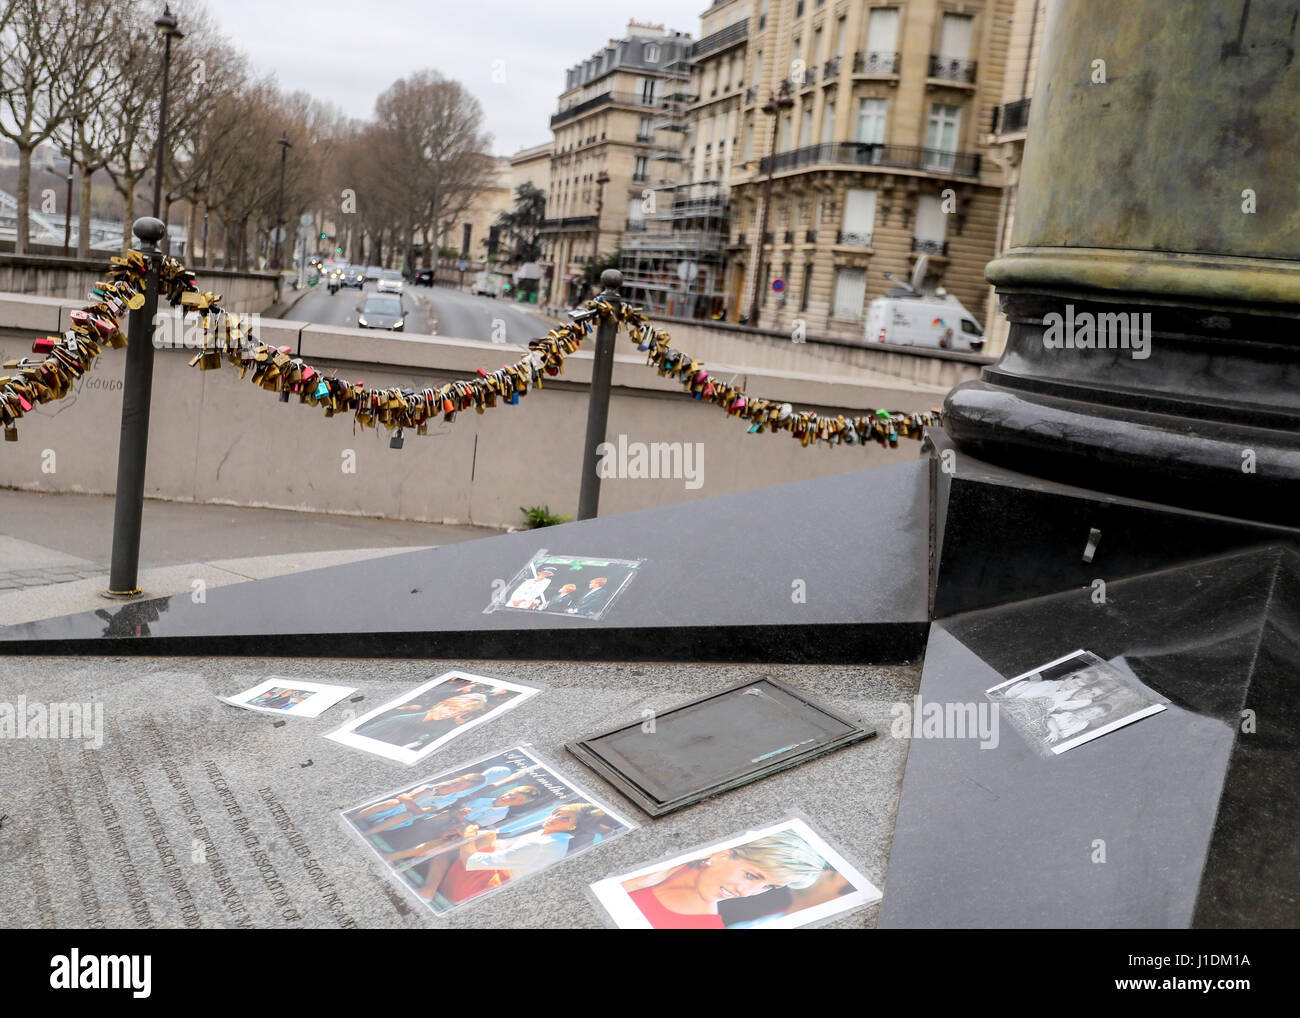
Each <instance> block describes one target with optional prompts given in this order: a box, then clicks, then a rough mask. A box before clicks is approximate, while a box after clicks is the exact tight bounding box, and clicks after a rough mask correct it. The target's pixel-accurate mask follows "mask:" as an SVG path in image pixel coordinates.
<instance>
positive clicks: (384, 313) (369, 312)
mask: <svg viewBox="0 0 1300 1018" xmlns="http://www.w3.org/2000/svg"><path fill="white" fill-rule="evenodd" d="M405 325H406V322H405V320H404V316H403V312H402V299H401V298H400V297H396V296H394V295H393V294H391V293H372V294H369V295H368V296H367V297H366V300H365V303H363V304H358V305H357V328H359V329H388V330H390V331H392V332H401V331H402V329H403V328H404V327H405Z"/></svg>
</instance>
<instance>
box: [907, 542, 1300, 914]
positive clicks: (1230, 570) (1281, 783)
mask: <svg viewBox="0 0 1300 1018" xmlns="http://www.w3.org/2000/svg"><path fill="white" fill-rule="evenodd" d="M1080 648H1082V649H1086V650H1091V651H1093V652H1095V653H1097V654H1098V655H1100V656H1101V657H1103V658H1106V659H1112V658H1115V657H1117V656H1122V657H1123V659H1124V661H1125V662H1126V663H1127V665H1128V666H1129V667H1130V668H1131V669H1132V670H1133V672H1134V673H1135V674H1136V675H1137V677H1138V678H1139V679H1140V680H1141V681H1142V682H1143V683H1145V684H1146V685H1147V686H1149V687H1151V688H1152V689H1153V690H1155V691H1156V692H1157V693H1159V694H1161V695H1163V696H1165V697H1168V698H1169V705H1168V708H1167V709H1166V710H1165V711H1163V712H1161V713H1159V714H1157V715H1155V716H1153V717H1149V718H1145V719H1143V720H1141V721H1137V722H1135V723H1133V724H1131V725H1128V726H1126V727H1124V728H1121V729H1118V730H1117V731H1114V732H1111V733H1109V734H1107V735H1104V736H1101V737H1100V738H1098V739H1096V740H1094V741H1092V742H1089V743H1086V744H1084V745H1082V746H1079V747H1077V748H1074V749H1071V750H1069V751H1068V752H1065V753H1062V754H1060V755H1059V756H1056V757H1053V758H1050V759H1047V758H1043V757H1040V756H1038V755H1036V754H1035V753H1034V752H1033V751H1032V750H1031V749H1030V748H1029V746H1028V745H1027V743H1026V742H1025V741H1024V740H1023V739H1021V738H1019V737H1018V736H1017V734H1016V733H1015V732H1014V731H1013V730H1012V729H1011V727H1010V725H1009V723H1008V722H1007V721H1006V719H1005V718H1003V719H1002V720H1001V724H1000V732H999V740H998V744H997V746H996V747H995V748H985V749H981V748H980V745H979V742H978V741H977V740H975V739H971V738H933V739H931V738H914V739H913V741H912V744H911V747H910V749H909V752H908V761H907V772H906V775H905V777H904V781H903V796H902V801H901V804H900V807H899V813H898V822H897V826H896V829H895V833H894V842H893V847H892V850H891V855H890V864H889V872H888V876H887V884H886V887H885V899H884V905H883V911H882V914H881V925H882V926H893V927H915V926H924V927H953V926H955V927H1056V926H1070V927H1187V926H1208V927H1216V926H1252V927H1265V926H1295V925H1296V924H1297V923H1298V922H1300V819H1298V817H1300V812H1298V811H1297V804H1298V803H1297V799H1298V798H1300V707H1298V706H1297V697H1296V681H1297V662H1300V556H1297V554H1296V553H1295V552H1294V551H1292V550H1291V549H1289V548H1266V549H1261V550H1256V551H1250V552H1242V553H1239V554H1235V555H1230V556H1221V557H1217V558H1212V559H1205V560H1201V561H1198V562H1195V563H1190V564H1187V565H1183V566H1179V567H1176V568H1171V569H1165V570H1160V571H1156V572H1152V573H1149V574H1145V575H1142V576H1137V577H1132V578H1129V579H1123V580H1118V581H1115V582H1111V583H1108V584H1107V586H1106V589H1105V602H1104V603H1101V604H1099V603H1097V602H1096V600H1095V598H1094V596H1093V591H1092V590H1091V589H1081V590H1078V591H1068V592H1065V593H1060V594H1056V595H1053V596H1048V597H1039V598H1034V599H1032V600H1028V601H1024V602H1021V603H1017V604H1010V605H1004V606H1001V607H996V608H989V609H985V610H981V611H974V612H969V613H966V614H962V615H957V616H954V617H952V618H949V619H945V620H943V621H941V622H936V623H935V624H934V627H933V630H932V633H931V637H930V644H929V647H928V650H927V653H926V663H925V671H924V675H923V677H922V681H921V691H920V697H921V701H922V703H923V704H925V703H939V704H949V703H953V704H958V703H974V704H978V703H980V702H982V701H983V700H984V690H986V689H987V688H989V687H990V686H993V685H995V684H996V683H998V682H1000V681H1002V680H1003V679H1005V678H1009V677H1011V676H1014V675H1017V674H1019V673H1021V672H1024V671H1027V670H1029V669H1031V668H1033V667H1035V666H1037V665H1040V664H1042V663H1044V662H1046V661H1049V660H1052V659H1053V658H1056V657H1059V656H1061V655H1063V654H1066V653H1069V652H1070V651H1073V650H1076V649H1080ZM1247 711H1249V712H1251V713H1250V714H1246V713H1244V712H1247ZM1252 724H1253V726H1254V728H1255V730H1254V731H1253V732H1251V731H1248V730H1246V729H1248V728H1249V727H1250V726H1251V725H1252ZM1101 852H1104V862H1103V861H1100V858H1101V856H1099V853H1101Z"/></svg>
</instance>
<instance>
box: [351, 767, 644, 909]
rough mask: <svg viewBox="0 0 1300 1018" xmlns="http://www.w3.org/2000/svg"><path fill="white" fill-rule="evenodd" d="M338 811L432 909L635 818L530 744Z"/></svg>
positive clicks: (532, 868) (595, 842)
mask: <svg viewBox="0 0 1300 1018" xmlns="http://www.w3.org/2000/svg"><path fill="white" fill-rule="evenodd" d="M340 815H341V817H342V820H343V822H344V824H345V825H346V826H347V827H348V829H349V830H350V831H351V832H352V834H353V835H355V836H356V837H357V838H359V839H360V840H361V841H362V842H364V843H365V845H366V846H367V847H368V848H369V849H370V851H371V852H372V853H373V855H374V856H375V857H377V858H378V860H379V861H380V862H382V864H383V866H384V868H385V869H386V871H387V872H388V874H389V876H390V877H391V878H392V879H393V880H395V881H396V882H397V883H398V884H399V885H400V886H401V887H402V888H403V889H404V890H405V891H407V892H408V893H409V894H410V895H411V896H413V897H415V898H417V899H418V900H419V901H420V903H421V905H422V906H424V907H425V908H427V909H428V910H429V911H430V912H432V913H433V914H434V915H444V914H446V913H448V912H450V911H452V910H453V909H457V908H459V907H460V906H462V905H466V904H469V903H471V902H474V901H476V900H478V899H479V898H481V897H483V896H485V895H488V894H491V893H493V892H495V891H498V890H500V889H502V888H508V887H511V886H513V885H515V884H517V883H519V882H520V881H521V880H524V879H525V878H527V877H529V876H532V875H534V874H537V873H541V872H543V871H545V870H547V869H549V868H551V867H552V866H555V865H557V864H558V863H562V862H564V861H565V860H567V859H572V858H574V857H575V856H577V855H579V854H580V853H582V852H585V851H586V850H588V849H591V848H595V847H597V846H599V845H601V844H602V843H604V842H608V841H610V840H612V839H614V838H616V837H618V836H620V835H622V834H624V833H626V832H628V831H630V830H632V829H633V827H634V825H633V824H632V823H631V822H630V821H628V820H625V819H624V818H623V817H622V816H620V815H619V814H618V813H617V812H615V811H614V810H613V809H612V808H610V807H609V806H606V805H605V803H604V802H603V801H602V800H600V799H597V798H595V797H594V796H592V795H590V794H589V793H587V792H586V791H584V790H583V789H582V788H581V787H580V786H578V785H576V784H574V783H573V782H572V781H571V780H569V778H567V777H566V776H565V775H564V774H562V773H561V772H559V771H557V770H555V768H553V767H551V766H550V765H549V764H547V763H546V761H545V760H544V759H543V758H541V757H540V756H538V755H537V754H536V753H535V752H533V751H532V749H531V747H527V746H515V747H512V748H510V749H507V750H503V751H501V752H498V753H493V754H492V755H490V756H487V757H484V758H482V759H480V760H475V761H473V762H472V763H469V764H464V765H461V766H459V767H456V768H453V769H452V770H448V771H443V772H440V773H438V774H435V775H432V776H430V777H428V778H425V779H423V780H421V781H419V782H416V783H413V784H411V785H407V786H406V787H404V788H400V789H396V790H394V791H391V792H385V793H383V794H382V795H380V796H377V797H375V798H373V799H371V800H368V801H366V802H364V803H362V804H360V805H359V806H355V807H353V808H352V809H349V810H345V811H344V812H343V813H342V814H340Z"/></svg>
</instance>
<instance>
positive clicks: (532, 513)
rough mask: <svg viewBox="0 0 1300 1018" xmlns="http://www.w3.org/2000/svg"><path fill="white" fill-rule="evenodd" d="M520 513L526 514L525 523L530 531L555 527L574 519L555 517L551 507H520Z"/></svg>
mask: <svg viewBox="0 0 1300 1018" xmlns="http://www.w3.org/2000/svg"><path fill="white" fill-rule="evenodd" d="M519 511H520V512H521V513H523V514H524V522H525V523H527V524H528V529H529V530H536V529H537V528H538V527H553V526H555V525H556V524H557V523H563V522H564V521H565V520H568V519H572V517H570V516H556V515H554V514H553V513H552V512H551V507H550V506H549V505H534V506H529V507H528V508H524V507H523V506H520V507H519Z"/></svg>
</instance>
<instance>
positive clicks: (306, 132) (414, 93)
mask: <svg viewBox="0 0 1300 1018" xmlns="http://www.w3.org/2000/svg"><path fill="white" fill-rule="evenodd" d="M173 10H174V12H175V14H176V16H177V18H178V20H179V21H180V28H181V30H182V31H183V32H184V36H185V37H184V38H183V39H175V40H173V45H172V64H171V73H170V77H169V88H168V116H167V139H166V146H165V151H164V172H163V185H164V186H163V200H162V204H163V210H162V216H163V218H164V219H165V220H167V221H168V222H171V223H182V222H183V223H184V224H185V226H186V231H187V237H188V250H189V252H190V260H191V261H194V262H195V263H196V264H224V265H228V266H233V267H246V266H248V265H256V264H259V263H261V262H262V261H264V260H265V259H266V257H267V256H268V255H269V253H270V251H271V250H272V247H273V244H274V231H275V227H276V217H277V211H278V206H279V202H280V161H281V154H282V145H281V144H280V141H281V139H282V138H283V139H284V140H286V141H288V142H289V143H290V144H291V146H292V147H291V149H290V150H289V153H288V157H287V160H286V162H285V175H284V195H283V219H284V222H285V223H287V224H290V225H289V227H288V230H287V232H288V234H289V236H290V237H292V236H293V234H294V226H296V224H297V222H298V219H299V217H300V216H301V215H302V214H303V213H311V214H312V216H313V218H314V221H315V223H316V226H317V229H318V230H320V231H322V232H323V231H324V230H325V229H326V228H327V227H332V228H333V229H334V231H335V233H336V235H337V238H338V241H339V243H340V244H346V245H347V247H346V249H347V251H348V253H349V254H350V255H352V256H353V257H354V258H355V259H356V260H359V261H368V262H371V263H383V262H385V261H388V262H395V261H397V260H399V259H401V260H404V262H405V264H407V265H413V264H414V262H415V259H414V253H415V249H416V246H417V242H418V245H419V246H420V247H421V248H422V249H423V251H424V252H425V253H426V254H425V257H426V258H427V257H428V252H430V250H431V247H432V248H435V249H436V246H437V244H438V241H439V239H440V238H442V237H445V236H446V235H447V234H448V232H449V228H450V224H451V223H453V222H455V221H457V219H458V217H459V216H460V214H461V213H462V212H463V211H464V210H465V208H466V207H467V206H468V205H469V204H470V203H471V202H473V200H474V199H475V197H476V196H477V195H478V194H479V193H480V192H481V191H482V189H483V188H484V187H486V186H487V185H488V184H489V183H490V181H491V174H492V159H491V157H490V156H488V155H487V152H488V149H489V146H490V143H491V139H490V136H488V135H487V134H485V133H484V132H483V129H482V124H483V112H482V108H481V106H480V105H479V103H478V101H477V100H476V99H475V98H474V97H473V96H472V95H470V94H469V93H468V92H467V91H466V90H465V89H464V87H463V86H461V85H460V83H459V82H456V81H451V80H448V79H446V78H443V77H442V76H441V75H439V74H438V73H437V72H434V71H420V72H417V73H415V74H412V75H410V76H409V77H407V78H403V79H401V80H399V81H397V82H395V83H394V84H393V85H392V86H391V87H390V88H389V89H388V90H387V91H385V92H384V93H383V94H382V95H381V96H380V97H379V99H378V101H377V102H376V105H375V113H374V116H373V118H372V119H370V120H368V121H358V120H355V119H351V118H348V117H345V116H343V115H342V114H341V113H340V112H339V111H338V110H337V109H335V108H333V107H332V106H330V105H328V104H326V103H323V102H321V101H320V100H318V99H316V98H314V97H313V96H311V95H310V94H308V93H305V92H293V93H286V92H284V91H282V90H281V89H280V88H279V87H278V86H277V85H276V83H275V80H274V78H273V77H270V76H258V75H257V74H256V73H255V72H254V71H253V69H252V68H251V67H250V66H249V64H248V61H247V60H246V58H245V57H244V56H243V55H242V54H240V53H239V52H238V50H237V49H236V47H235V46H234V45H233V44H231V42H230V41H229V40H228V39H225V38H223V37H222V36H221V35H220V33H219V32H218V30H217V28H216V26H215V24H214V22H213V20H212V18H211V17H210V16H209V15H208V13H207V11H206V9H205V8H204V7H203V6H202V5H201V4H200V3H198V2H197V0H189V2H187V0H174V6H173ZM161 13H162V11H161V6H160V0H0V137H4V138H7V139H8V140H9V141H11V142H12V143H13V144H14V145H15V146H16V147H17V149H18V160H19V166H18V183H17V191H18V193H17V195H16V197H17V199H18V210H17V216H18V218H17V242H16V250H17V251H18V252H20V253H21V252H24V251H26V250H27V248H28V246H29V243H30V236H31V226H30V222H29V213H28V208H29V205H30V204H31V200H32V196H33V195H32V190H33V189H32V174H31V168H32V156H33V154H34V153H35V151H36V149H37V148H38V147H39V146H41V145H42V144H46V143H51V144H54V145H57V146H58V147H59V148H61V149H62V150H64V151H65V152H69V153H71V158H72V162H73V164H74V166H75V167H76V170H77V173H78V175H79V177H80V181H81V188H80V213H79V240H78V255H80V256H81V257H87V256H88V254H89V244H90V234H91V231H90V218H91V205H92V200H91V199H92V178H94V177H95V175H96V174H99V175H100V176H101V178H102V177H103V176H104V175H107V177H108V178H109V179H111V181H112V184H113V188H114V190H115V191H116V192H117V194H118V195H119V196H120V199H121V202H122V206H123V209H124V223H125V226H124V234H125V236H124V237H123V247H124V248H125V247H127V246H129V244H130V242H131V238H130V236H129V230H130V225H129V224H130V223H131V222H132V221H133V219H134V218H135V217H136V216H138V215H141V214H146V213H149V212H152V208H151V205H150V204H149V203H148V200H147V199H146V207H141V205H140V204H139V202H138V199H140V198H143V197H144V196H143V195H142V194H141V193H140V192H141V191H142V189H144V188H145V187H149V188H152V185H153V176H154V164H155V159H156V153H157V142H158V137H157V131H158V123H159V102H160V98H161V94H162V74H163V60H162V52H163V39H162V37H161V35H160V33H159V31H158V29H157V28H155V25H154V21H155V19H156V18H157V17H158V16H159V14H161ZM196 256H198V257H196ZM284 261H285V262H286V263H287V262H288V261H289V256H288V254H287V253H286V254H285V256H284Z"/></svg>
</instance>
